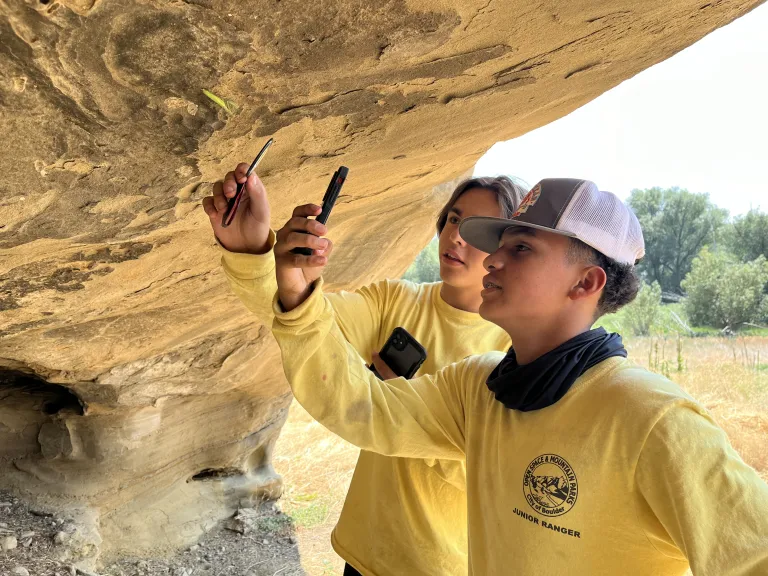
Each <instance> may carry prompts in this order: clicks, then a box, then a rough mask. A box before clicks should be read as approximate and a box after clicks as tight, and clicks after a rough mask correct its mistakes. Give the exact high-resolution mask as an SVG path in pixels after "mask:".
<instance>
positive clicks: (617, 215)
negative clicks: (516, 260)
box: [459, 178, 645, 265]
mask: <svg viewBox="0 0 768 576" xmlns="http://www.w3.org/2000/svg"><path fill="white" fill-rule="evenodd" d="M517 226H524V227H527V228H537V229H539V230H546V231H547V232H553V233H555V234H561V235H562V236H570V237H572V238H577V239H579V240H581V241H582V242H584V244H587V245H588V246H591V247H592V248H594V249H595V250H597V251H598V252H602V253H603V254H604V255H606V256H608V258H611V259H613V260H616V261H617V262H620V263H622V264H632V265H634V264H635V263H636V262H637V261H638V260H640V259H641V258H642V257H643V256H644V255H645V242H644V240H643V232H642V230H641V229H640V222H638V221H637V217H636V216H635V214H634V213H633V212H632V210H630V209H629V208H628V207H627V206H626V205H625V204H624V203H623V202H622V201H621V200H619V199H618V198H617V197H616V196H615V195H614V194H611V193H610V192H601V191H600V190H598V189H597V185H596V184H595V183H594V182H590V181H589V180H577V179H574V178H546V179H544V180H542V181H541V182H539V183H538V184H536V186H534V187H533V188H531V191H530V192H528V194H527V195H526V197H525V198H523V201H522V202H521V203H520V207H519V208H518V209H517V210H516V211H515V213H514V214H513V215H512V217H511V218H509V219H508V218H489V217H484V216H473V217H470V218H467V219H466V220H464V221H463V222H462V223H461V226H460V228H459V234H461V237H462V238H463V239H464V240H465V241H466V242H467V243H469V244H470V245H471V246H474V247H475V248H477V249H478V250H482V251H483V252H487V253H489V254H490V253H493V252H495V251H496V250H498V248H499V242H500V241H501V236H502V234H504V231H505V230H507V229H509V228H515V227H517Z"/></svg>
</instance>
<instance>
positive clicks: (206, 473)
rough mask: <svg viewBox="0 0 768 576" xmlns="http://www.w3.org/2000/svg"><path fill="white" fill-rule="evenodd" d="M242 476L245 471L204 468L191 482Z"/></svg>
mask: <svg viewBox="0 0 768 576" xmlns="http://www.w3.org/2000/svg"><path fill="white" fill-rule="evenodd" d="M242 474H243V471H242V470H240V469H238V468H204V469H203V470H201V471H200V472H198V473H197V474H195V475H194V476H192V477H191V478H190V479H189V481H190V482H200V481H205V480H221V479H222V478H230V477H232V476H241V475H242Z"/></svg>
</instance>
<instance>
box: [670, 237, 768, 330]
mask: <svg viewBox="0 0 768 576" xmlns="http://www.w3.org/2000/svg"><path fill="white" fill-rule="evenodd" d="M766 283H768V261H766V259H765V257H764V256H759V257H758V258H756V259H755V260H752V261H751V262H739V261H738V260H737V259H736V258H735V257H734V256H733V255H731V254H727V253H725V252H723V251H716V252H712V251H710V250H709V249H707V248H704V249H703V250H702V251H701V254H699V256H698V257H697V258H695V259H694V261H693V265H692V266H691V272H690V273H689V274H688V276H687V277H686V278H685V280H683V283H682V285H683V288H684V289H685V291H686V292H687V293H688V297H687V298H686V300H685V310H686V312H687V314H688V317H689V318H690V320H691V322H692V323H693V324H694V325H696V326H714V327H717V328H724V327H726V326H730V327H732V328H733V327H737V326H738V325H740V324H743V323H745V322H755V321H760V320H761V315H762V314H763V313H764V310H765V309H766V306H768V304H766V296H765V286H766Z"/></svg>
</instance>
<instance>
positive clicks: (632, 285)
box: [568, 238, 640, 320]
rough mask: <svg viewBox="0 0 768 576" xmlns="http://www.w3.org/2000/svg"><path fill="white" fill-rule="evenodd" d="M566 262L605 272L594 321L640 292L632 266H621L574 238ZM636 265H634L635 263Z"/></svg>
mask: <svg viewBox="0 0 768 576" xmlns="http://www.w3.org/2000/svg"><path fill="white" fill-rule="evenodd" d="M570 241H571V243H570V246H569V247H568V260H569V261H570V262H584V263H586V264H593V265H594V266H599V267H600V268H602V269H603V270H604V271H605V287H604V288H603V293H602V294H601V295H600V300H599V301H598V303H597V311H596V313H595V320H597V319H598V318H600V316H602V315H604V314H611V313H613V312H616V311H617V310H619V309H621V308H622V307H624V306H626V305H627V304H629V303H630V302H632V300H634V299H635V296H637V293H638V291H639V290H640V278H639V277H638V275H637V269H636V268H635V265H634V264H622V263H620V262H617V261H616V260H613V259H612V258H608V256H606V255H605V254H603V253H602V252H599V251H597V250H595V249H594V248H592V247H591V246H588V245H587V244H585V243H584V242H582V241H581V240H577V239H576V238H571V239H570ZM635 264H636V263H635Z"/></svg>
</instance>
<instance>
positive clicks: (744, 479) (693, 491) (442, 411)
mask: <svg viewBox="0 0 768 576" xmlns="http://www.w3.org/2000/svg"><path fill="white" fill-rule="evenodd" d="M321 286H322V282H318V284H317V285H316V286H315V289H314V292H313V293H312V295H311V296H310V297H309V299H308V300H307V301H306V302H304V303H303V304H302V305H301V306H299V307H298V308H296V309H294V310H292V311H290V312H287V313H282V314H280V313H279V314H277V316H276V318H275V322H274V325H273V333H274V335H275V337H276V338H277V341H278V344H279V345H280V348H281V350H282V355H283V365H284V369H285V373H286V375H287V377H288V379H289V382H290V383H291V386H292V388H293V392H294V395H295V397H296V398H297V399H298V401H299V402H300V403H301V404H302V405H303V406H304V407H305V408H306V409H307V411H308V412H309V413H310V414H311V415H312V416H313V417H315V418H316V419H317V420H318V421H319V422H321V423H322V424H324V425H325V426H326V427H327V428H329V429H330V430H332V431H333V432H335V433H336V434H338V435H339V436H341V437H342V438H345V439H346V440H348V441H349V442H352V443H353V444H356V445H358V446H360V447H361V448H363V449H366V450H371V451H376V452H379V453H381V454H388V455H391V456H398V457H413V458H430V457H431V458H443V459H455V460H461V459H462V458H464V457H466V463H467V495H468V519H469V564H470V566H469V572H470V574H477V575H491V574H492V575H501V574H514V575H516V576H527V575H540V574H575V575H603V574H605V575H617V574H621V575H623V576H624V575H628V576H631V575H638V576H639V575H643V576H648V575H653V576H671V575H682V574H683V573H684V572H685V571H686V570H687V568H688V566H689V564H690V567H691V569H692V571H693V574H694V576H746V575H750V576H757V575H761V576H765V575H766V574H768V485H766V484H765V483H764V482H763V481H762V480H761V479H760V477H759V476H758V475H757V473H756V472H755V471H754V470H753V469H752V468H750V467H749V466H747V465H746V464H745V463H744V462H743V461H742V460H741V458H740V457H739V456H738V454H736V452H735V451H734V450H733V449H732V448H731V446H730V444H729V442H728V439H727V438H726V436H725V433H724V432H723V431H722V430H721V429H720V428H719V427H718V426H717V425H716V424H715V423H714V422H713V421H712V419H711V418H710V417H709V415H708V414H707V413H706V411H705V410H704V409H703V408H702V407H701V406H699V405H698V404H697V403H696V402H695V401H694V400H693V399H692V398H690V397H689V396H688V395H687V394H686V393H685V392H683V391H682V390H681V389H680V388H678V386H676V385H675V384H674V383H673V382H670V381H669V380H667V379H665V378H662V377H661V376H658V375H656V374H653V373H651V372H648V371H647V370H644V369H642V368H640V367H638V366H636V365H634V364H633V363H631V362H630V361H628V360H626V359H623V358H610V359H608V360H605V361H603V362H602V363H600V364H598V365H597V366H594V367H592V368H591V369H589V370H588V371H587V372H585V373H584V374H583V375H582V376H581V377H580V378H579V379H578V380H577V381H576V382H575V383H574V385H573V386H572V387H571V389H570V390H569V391H568V393H567V394H566V395H565V396H564V397H563V398H562V399H561V400H559V401H558V402H557V403H556V404H554V405H552V406H549V407H547V408H544V409H542V410H537V411H531V412H519V411H516V410H510V409H507V408H506V407H505V406H504V405H503V404H501V403H500V402H498V401H497V400H496V399H495V398H494V396H493V394H492V393H491V392H490V390H488V388H487V386H486V385H485V380H486V378H487V376H488V375H489V374H490V372H491V370H492V369H493V368H494V367H495V366H496V365H497V364H498V362H499V361H500V360H501V358H502V354H499V353H490V354H485V355H482V356H474V357H472V358H469V359H467V360H464V361H462V362H458V363H455V364H452V365H450V366H448V367H446V368H444V369H443V370H441V371H440V372H439V373H438V374H437V375H434V376H431V375H428V376H423V377H420V378H417V379H414V380H410V381H408V380H405V379H402V378H399V379H396V380H390V381H387V382H382V381H380V380H378V379H376V378H374V377H372V375H371V374H370V373H369V372H368V370H367V369H366V368H365V366H364V365H363V363H362V362H361V361H360V359H359V358H358V357H357V355H356V354H355V353H354V351H353V350H352V349H351V348H350V346H349V345H348V344H347V342H346V341H345V340H344V338H343V337H342V333H341V331H340V330H339V327H338V326H337V324H336V322H335V320H334V316H333V314H332V313H331V307H330V304H329V303H328V301H327V300H326V299H324V297H323V295H322V293H321ZM393 568H396V567H393ZM393 572H398V571H397V570H396V569H394V570H393ZM399 573H402V574H406V573H408V572H407V571H400V572H399Z"/></svg>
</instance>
